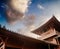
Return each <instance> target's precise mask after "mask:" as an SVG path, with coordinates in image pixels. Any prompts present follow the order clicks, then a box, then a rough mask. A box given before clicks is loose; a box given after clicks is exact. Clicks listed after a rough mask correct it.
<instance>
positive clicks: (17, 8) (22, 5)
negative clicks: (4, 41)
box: [6, 0, 31, 24]
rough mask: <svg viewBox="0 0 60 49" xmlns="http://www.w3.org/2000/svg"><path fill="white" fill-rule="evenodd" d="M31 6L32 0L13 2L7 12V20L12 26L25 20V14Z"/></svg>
mask: <svg viewBox="0 0 60 49" xmlns="http://www.w3.org/2000/svg"><path fill="white" fill-rule="evenodd" d="M30 4H31V1H30V0H18V1H17V0H11V1H10V2H9V4H8V6H9V7H8V9H7V10H6V14H7V20H8V22H9V23H10V24H15V23H16V22H18V21H20V20H21V19H23V18H24V15H25V12H27V11H28V7H29V5H30Z"/></svg>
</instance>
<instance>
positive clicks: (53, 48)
mask: <svg viewBox="0 0 60 49" xmlns="http://www.w3.org/2000/svg"><path fill="white" fill-rule="evenodd" d="M27 33H28V32H27ZM32 33H34V34H36V35H39V36H41V37H37V39H36V38H32V37H29V36H26V35H22V34H18V33H16V32H13V31H9V30H7V29H6V28H5V27H1V26H0V49H60V22H59V21H58V20H57V19H56V18H55V16H53V17H52V18H51V19H50V20H49V21H48V22H46V23H45V24H44V25H42V26H41V27H39V28H37V29H36V30H34V31H32Z"/></svg>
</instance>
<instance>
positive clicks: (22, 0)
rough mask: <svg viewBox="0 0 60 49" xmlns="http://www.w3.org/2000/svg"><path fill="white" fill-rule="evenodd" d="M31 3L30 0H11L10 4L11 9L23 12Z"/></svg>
mask: <svg viewBox="0 0 60 49" xmlns="http://www.w3.org/2000/svg"><path fill="white" fill-rule="evenodd" d="M30 3H31V1H30V0H18V1H17V0H11V3H10V4H11V6H12V8H13V9H15V10H17V11H19V12H21V13H25V12H26V11H27V9H28V6H29V4H30Z"/></svg>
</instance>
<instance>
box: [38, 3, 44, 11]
mask: <svg viewBox="0 0 60 49" xmlns="http://www.w3.org/2000/svg"><path fill="white" fill-rule="evenodd" d="M37 7H38V8H39V9H42V10H44V9H45V8H44V7H43V6H42V5H40V4H38V5H37Z"/></svg>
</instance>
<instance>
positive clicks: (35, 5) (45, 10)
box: [0, 0, 60, 32]
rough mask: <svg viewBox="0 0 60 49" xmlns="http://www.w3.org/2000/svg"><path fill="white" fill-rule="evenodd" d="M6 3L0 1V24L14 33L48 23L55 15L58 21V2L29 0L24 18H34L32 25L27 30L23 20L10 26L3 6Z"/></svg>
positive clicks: (59, 12)
mask: <svg viewBox="0 0 60 49" xmlns="http://www.w3.org/2000/svg"><path fill="white" fill-rule="evenodd" d="M6 1H7V0H0V24H1V25H2V26H6V28H7V29H9V30H12V31H16V32H18V31H19V30H25V31H28V30H31V29H33V30H34V29H36V28H38V27H39V26H41V25H42V24H44V23H45V22H46V21H48V20H49V19H50V18H51V17H52V16H53V15H55V16H56V17H57V19H58V20H59V21H60V17H59V16H60V0H31V1H30V2H31V4H30V5H29V6H28V11H27V12H25V17H28V16H27V15H34V16H35V20H34V22H33V24H32V25H29V26H30V28H28V24H25V23H24V22H26V21H25V19H22V20H20V21H18V22H17V23H16V24H14V25H11V24H9V23H8V21H7V18H6V7H5V5H4V4H6ZM17 1H18V0H17ZM28 21H29V20H28ZM27 23H28V22H27ZM31 26H33V27H31Z"/></svg>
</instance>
